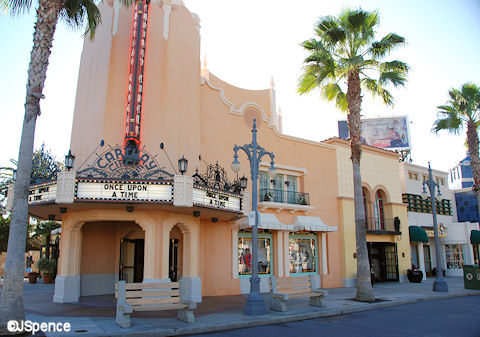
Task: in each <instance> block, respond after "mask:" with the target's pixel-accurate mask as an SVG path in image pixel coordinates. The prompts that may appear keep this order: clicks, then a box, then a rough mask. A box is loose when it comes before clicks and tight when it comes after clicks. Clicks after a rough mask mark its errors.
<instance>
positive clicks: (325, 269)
mask: <svg viewBox="0 0 480 337" xmlns="http://www.w3.org/2000/svg"><path fill="white" fill-rule="evenodd" d="M327 254H328V253H327V233H325V232H323V233H322V274H323V275H327V274H328V258H327Z"/></svg>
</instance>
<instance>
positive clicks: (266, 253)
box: [238, 231, 272, 275]
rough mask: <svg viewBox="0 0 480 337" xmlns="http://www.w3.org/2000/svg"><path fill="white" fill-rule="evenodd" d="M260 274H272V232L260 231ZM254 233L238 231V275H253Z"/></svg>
mask: <svg viewBox="0 0 480 337" xmlns="http://www.w3.org/2000/svg"><path fill="white" fill-rule="evenodd" d="M257 247H258V274H259V275H271V274H272V265H271V261H272V234H271V233H268V232H264V233H258V240H257ZM252 262H253V261H252V233H251V232H244V231H242V232H239V233H238V275H252Z"/></svg>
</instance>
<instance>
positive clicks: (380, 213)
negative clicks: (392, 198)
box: [374, 191, 385, 230]
mask: <svg viewBox="0 0 480 337" xmlns="http://www.w3.org/2000/svg"><path fill="white" fill-rule="evenodd" d="M374 212H375V229H376V230H383V229H385V211H384V209H383V197H382V194H381V193H380V191H377V193H376V194H375V205H374Z"/></svg>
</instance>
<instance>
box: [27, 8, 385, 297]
mask: <svg viewBox="0 0 480 337" xmlns="http://www.w3.org/2000/svg"><path fill="white" fill-rule="evenodd" d="M100 8H101V12H102V24H101V26H100V27H99V28H98V29H97V31H96V34H95V39H94V40H90V39H88V38H87V39H86V40H85V43H84V48H83V53H82V58H81V64H80V71H79V77H78V86H77V95H76V102H75V111H74V118H73V128H72V136H71V144H70V148H71V153H72V154H73V155H74V156H75V163H74V165H73V168H72V169H71V170H66V171H64V172H61V173H59V174H58V177H57V179H56V180H54V181H50V182H43V183H42V184H38V185H35V186H32V188H31V201H30V207H29V211H30V213H31V214H34V215H36V216H39V217H43V218H50V219H56V220H61V221H62V234H61V235H62V237H61V241H60V257H59V265H58V274H57V278H56V282H55V295H54V301H56V302H75V301H77V300H78V298H79V297H80V296H88V295H98V294H112V293H113V292H114V286H115V282H116V281H118V280H126V281H127V282H154V281H155V282H158V281H167V280H179V281H180V283H181V287H184V288H185V289H186V290H187V291H186V292H185V293H186V294H187V295H186V296H187V297H188V298H189V299H190V300H193V301H197V302H198V301H201V298H202V296H214V295H230V294H240V293H246V292H248V291H249V281H248V279H249V274H250V273H251V257H250V251H251V247H252V240H251V227H250V226H251V225H250V224H249V222H248V214H249V213H250V202H251V200H250V199H251V196H252V191H251V188H252V184H251V178H250V169H249V161H248V158H247V156H246V154H245V153H243V152H241V151H240V152H239V153H238V154H239V161H240V163H241V164H242V169H241V170H240V172H239V175H238V176H236V175H235V174H234V173H233V172H232V170H231V169H230V164H231V162H232V160H233V155H234V152H233V147H234V146H235V144H238V145H243V144H248V143H250V142H251V141H252V131H251V130H252V127H253V119H255V120H256V124H257V127H258V143H259V144H260V145H261V146H263V147H264V148H265V149H266V150H268V151H271V152H273V153H274V155H275V158H274V163H275V167H276V173H277V174H276V175H275V176H273V177H269V176H268V175H267V171H268V168H269V167H270V158H268V157H264V158H263V160H264V162H262V163H261V164H260V176H259V189H258V192H259V211H260V212H261V214H260V216H259V224H258V227H259V239H258V243H256V244H257V245H258V248H259V264H260V267H259V272H260V274H261V290H262V291H267V290H268V283H267V277H268V276H269V275H276V276H279V277H281V276H297V275H309V274H313V275H316V276H317V277H316V279H317V282H318V283H319V285H321V286H322V287H324V288H328V287H338V286H341V285H342V273H343V272H344V271H343V267H342V266H343V261H342V256H343V252H342V249H343V248H342V247H343V246H342V244H343V240H344V239H343V238H342V236H341V231H339V229H340V228H341V223H340V220H339V207H341V206H342V205H341V204H339V203H338V201H337V196H338V188H339V185H338V183H337V182H338V180H339V177H337V166H336V162H337V154H336V153H337V152H336V151H337V150H336V148H337V147H336V146H334V144H329V143H317V142H312V141H307V140H303V139H298V138H294V137H290V136H286V135H284V134H282V127H281V117H280V116H279V115H278V114H277V110H276V104H275V90H274V87H273V84H272V86H271V87H270V88H266V89H265V90H246V89H241V88H238V87H235V86H233V85H231V84H228V83H226V82H224V81H222V80H221V79H219V78H217V77H215V76H214V75H213V74H211V73H210V72H209V70H208V69H206V67H202V66H201V65H200V59H201V57H200V25H199V18H198V17H197V16H196V15H195V14H192V13H190V12H189V11H188V9H187V8H185V6H184V5H183V3H182V1H152V2H150V3H147V2H146V1H143V2H139V3H138V4H137V5H136V7H135V8H133V7H131V8H124V7H119V6H117V2H115V3H114V2H113V1H107V2H106V3H102V4H100ZM183 158H185V159H187V160H188V166H187V167H186V168H185V164H186V162H185V161H183V160H180V159H183ZM242 176H245V177H247V178H248V184H247V188H246V189H242V188H241V187H240V186H241V185H240V179H239V177H242ZM385 193H387V191H386V192H385ZM392 198H393V197H392ZM386 202H387V201H386ZM393 214H394V213H392V215H393ZM390 241H392V242H394V240H393V236H392V237H391V240H390ZM349 254H350V255H351V253H349Z"/></svg>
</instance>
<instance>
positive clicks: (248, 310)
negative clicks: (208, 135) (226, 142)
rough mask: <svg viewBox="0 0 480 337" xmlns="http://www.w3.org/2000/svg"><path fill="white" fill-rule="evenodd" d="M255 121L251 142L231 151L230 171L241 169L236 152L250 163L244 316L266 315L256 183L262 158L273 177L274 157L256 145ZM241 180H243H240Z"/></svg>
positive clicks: (235, 147)
mask: <svg viewBox="0 0 480 337" xmlns="http://www.w3.org/2000/svg"><path fill="white" fill-rule="evenodd" d="M256 123H257V121H256V119H254V120H253V129H252V142H251V143H250V144H246V145H243V146H237V145H235V146H234V148H233V151H234V152H235V154H234V156H233V162H232V166H231V167H232V170H233V171H234V172H235V173H238V171H239V170H240V168H241V165H240V163H239V161H238V154H237V152H238V150H243V151H244V152H245V153H246V154H247V157H248V160H249V162H250V173H251V176H252V211H253V212H254V213H255V223H254V225H253V226H252V260H253V261H252V277H251V278H250V294H249V296H248V298H247V302H246V303H245V307H244V309H243V312H244V313H245V314H246V315H264V314H266V313H267V308H266V306H265V301H264V300H263V297H262V295H260V278H259V277H258V227H257V225H258V212H257V207H258V205H257V204H258V196H257V183H258V167H259V165H260V160H261V159H262V157H263V156H265V155H269V156H270V159H271V161H270V169H269V170H268V171H269V172H268V173H269V175H270V176H275V174H276V172H275V163H274V161H273V160H274V158H275V155H274V154H273V153H272V152H268V151H265V149H264V148H263V147H261V146H259V145H258V144H257V124H256ZM241 179H243V178H241ZM246 183H247V181H246V178H245V187H246Z"/></svg>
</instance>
